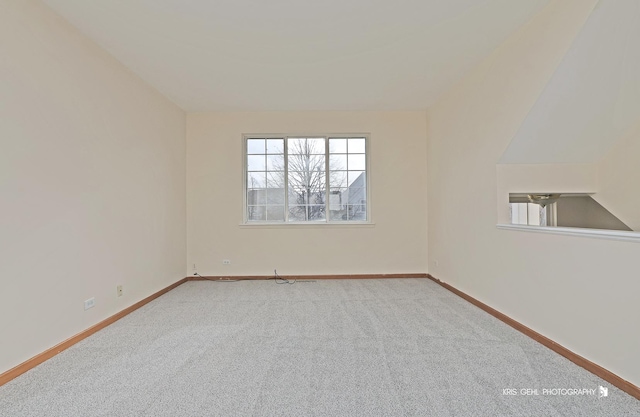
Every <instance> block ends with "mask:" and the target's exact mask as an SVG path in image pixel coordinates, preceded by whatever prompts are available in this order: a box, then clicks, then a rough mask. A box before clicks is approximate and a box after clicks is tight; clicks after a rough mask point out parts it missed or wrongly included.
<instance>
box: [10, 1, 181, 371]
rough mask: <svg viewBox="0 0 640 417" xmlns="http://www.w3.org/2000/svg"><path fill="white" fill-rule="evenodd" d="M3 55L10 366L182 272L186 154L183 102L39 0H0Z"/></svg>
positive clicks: (168, 282) (65, 337)
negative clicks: (88, 303)
mask: <svg viewBox="0 0 640 417" xmlns="http://www.w3.org/2000/svg"><path fill="white" fill-rule="evenodd" d="M0 57H1V58H0V149H2V151H1V152H0V199H1V204H0V257H1V261H0V280H1V284H2V290H1V291H0V335H2V341H3V342H2V343H1V347H0V373H1V372H4V371H6V370H8V369H10V368H12V367H13V366H15V365H18V364H19V363H21V362H23V361H25V360H26V359H29V358H30V357H32V356H34V355H36V354H38V353H41V352H43V351H44V350H46V349H48V348H50V347H52V346H54V345H55V344H57V343H59V342H61V341H63V340H65V339H67V338H69V337H70V336H73V335H74V334H76V333H78V332H80V331H82V330H84V329H86V328H88V327H90V326H91V325H93V324H95V323H97V322H99V321H100V320H103V319H105V318H106V317H108V316H110V315H112V314H114V313H116V312H118V311H120V310H122V309H124V308H126V307H128V306H129V305H131V304H133V303H135V302H137V301H139V300H140V299H142V298H144V297H146V296H148V295H150V294H152V293H153V292H155V291H157V290H159V289H161V288H164V287H166V286H167V285H169V284H171V283H173V282H176V281H178V280H179V279H181V278H183V277H184V270H185V268H186V266H185V260H186V253H185V252H186V251H185V247H186V242H185V240H186V221H185V217H186V213H185V212H186V207H185V183H186V179H185V171H186V169H185V158H186V157H185V114H184V112H183V111H182V110H180V109H179V108H178V107H176V106H175V105H173V104H172V103H170V102H169V101H168V100H166V99H165V98H164V97H162V96H161V95H159V94H158V93H157V92H155V91H154V90H153V89H151V88H150V87H149V86H147V85H146V84H144V83H143V82H142V81H141V80H140V79H138V78H137V77H136V76H134V75H133V74H132V73H131V72H130V71H128V70H127V69H126V68H125V67H123V66H122V65H121V64H120V63H118V62H117V61H116V60H115V59H113V58H112V57H111V56H109V55H108V54H107V53H106V52H104V51H103V50H101V49H100V48H98V47H97V46H96V45H94V44H93V43H92V42H91V41H89V40H88V39H86V38H85V37H83V36H82V35H81V34H80V33H79V32H78V31H77V30H76V29H74V28H73V27H71V26H70V25H69V24H67V23H66V22H65V21H64V20H62V19H61V18H59V17H58V16H57V15H55V14H54V13H53V12H51V11H50V10H49V9H47V8H46V7H45V6H43V5H42V4H41V3H40V2H36V1H31V0H8V1H2V2H0ZM117 284H123V285H124V296H123V297H121V298H117V297H116V285H117ZM90 297H95V299H96V306H95V307H94V308H93V309H90V310H87V311H84V309H83V301H84V300H86V299H88V298H90Z"/></svg>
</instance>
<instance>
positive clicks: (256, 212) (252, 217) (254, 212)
mask: <svg viewBox="0 0 640 417" xmlns="http://www.w3.org/2000/svg"><path fill="white" fill-rule="evenodd" d="M247 220H249V221H256V220H266V207H265V206H248V207H247Z"/></svg>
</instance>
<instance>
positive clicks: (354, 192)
mask: <svg viewBox="0 0 640 417" xmlns="http://www.w3.org/2000/svg"><path fill="white" fill-rule="evenodd" d="M343 201H346V203H347V204H366V202H367V190H366V189H365V188H354V187H349V188H348V189H347V191H346V192H345V193H344V195H343Z"/></svg>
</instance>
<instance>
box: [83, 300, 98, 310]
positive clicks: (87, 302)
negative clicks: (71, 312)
mask: <svg viewBox="0 0 640 417" xmlns="http://www.w3.org/2000/svg"><path fill="white" fill-rule="evenodd" d="M95 305H96V299H95V297H91V298H89V299H88V300H85V301H84V309H85V310H89V309H90V308H93V307H95Z"/></svg>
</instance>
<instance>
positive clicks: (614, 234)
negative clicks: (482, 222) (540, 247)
mask: <svg viewBox="0 0 640 417" xmlns="http://www.w3.org/2000/svg"><path fill="white" fill-rule="evenodd" d="M496 228H498V229H502V230H515V231H520V232H533V233H547V234H551V235H564V236H579V237H589V238H596V239H609V240H618V241H624V242H636V243H640V232H627V231H624V230H605V229H583V228H578V227H552V226H526V225H522V224H498V225H496Z"/></svg>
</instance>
